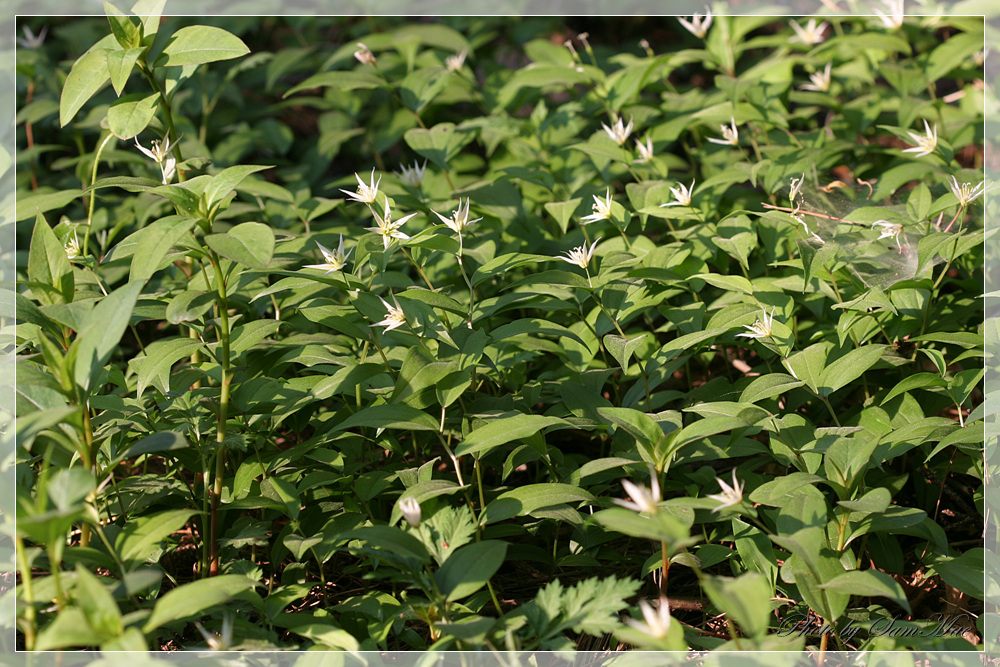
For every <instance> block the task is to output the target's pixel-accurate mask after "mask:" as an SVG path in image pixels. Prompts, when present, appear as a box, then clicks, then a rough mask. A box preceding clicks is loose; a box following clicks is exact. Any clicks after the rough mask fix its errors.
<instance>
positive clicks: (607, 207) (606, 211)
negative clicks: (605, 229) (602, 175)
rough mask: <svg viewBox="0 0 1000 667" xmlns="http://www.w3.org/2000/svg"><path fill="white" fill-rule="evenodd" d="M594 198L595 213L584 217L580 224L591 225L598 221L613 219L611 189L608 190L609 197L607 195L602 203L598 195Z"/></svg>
mask: <svg viewBox="0 0 1000 667" xmlns="http://www.w3.org/2000/svg"><path fill="white" fill-rule="evenodd" d="M593 197H594V206H593V208H592V210H593V211H594V212H593V213H591V214H590V215H588V216H584V217H583V218H582V219H581V220H580V222H581V224H584V225H589V224H590V223H592V222H597V221H598V220H608V219H610V218H611V188H608V192H607V195H605V198H604V200H603V201H602V200H601V198H600V197H598V196H597V195H593Z"/></svg>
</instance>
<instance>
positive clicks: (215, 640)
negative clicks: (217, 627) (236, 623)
mask: <svg viewBox="0 0 1000 667" xmlns="http://www.w3.org/2000/svg"><path fill="white" fill-rule="evenodd" d="M194 626H195V627H196V628H198V632H200V633H201V636H202V638H203V639H204V640H205V643H206V644H208V648H209V649H210V650H212V651H228V650H229V647H230V646H232V644H233V617H232V616H231V615H230V614H229V613H228V612H227V613H226V614H225V615H224V616H223V617H222V629H221V632H220V634H218V635H216V634H213V633H211V632H209V631H207V630H206V629H205V628H203V627H202V626H201V623H198V622H197V621H196V622H195V624H194Z"/></svg>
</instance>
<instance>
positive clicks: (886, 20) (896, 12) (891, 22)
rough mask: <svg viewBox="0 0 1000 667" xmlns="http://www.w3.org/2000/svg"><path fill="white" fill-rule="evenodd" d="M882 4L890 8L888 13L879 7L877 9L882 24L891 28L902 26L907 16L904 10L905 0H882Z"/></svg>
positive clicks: (876, 12)
mask: <svg viewBox="0 0 1000 667" xmlns="http://www.w3.org/2000/svg"><path fill="white" fill-rule="evenodd" d="M882 4H884V5H885V6H886V9H888V10H889V13H888V14H886V13H885V12H882V11H881V10H878V9H876V10H875V14H876V15H877V16H878V18H879V20H880V21H881V22H882V25H883V26H885V27H886V28H889V29H890V30H899V29H900V28H902V27H903V19H904V18H906V14H905V13H904V12H903V0H882Z"/></svg>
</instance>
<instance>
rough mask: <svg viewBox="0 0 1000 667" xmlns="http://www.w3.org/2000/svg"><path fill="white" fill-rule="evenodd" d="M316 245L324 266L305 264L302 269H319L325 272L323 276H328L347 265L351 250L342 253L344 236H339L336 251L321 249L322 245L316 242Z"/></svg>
mask: <svg viewBox="0 0 1000 667" xmlns="http://www.w3.org/2000/svg"><path fill="white" fill-rule="evenodd" d="M316 245H318V246H319V251H320V252H321V253H323V259H325V260H326V264H306V265H305V267H304V268H307V269H321V270H323V271H326V273H324V274H323V275H324V276H327V275H330V274H331V273H333V272H334V271H340V270H341V269H342V268H344V266H345V265H346V264H347V257H348V255H350V254H351V251H353V250H354V248H351V250H348V251H347V253H344V235H343V234H341V235H340V246H338V247H337V249H336V250H328V249H326V248H324V247H323V244H322V243H320V242H319V241H316Z"/></svg>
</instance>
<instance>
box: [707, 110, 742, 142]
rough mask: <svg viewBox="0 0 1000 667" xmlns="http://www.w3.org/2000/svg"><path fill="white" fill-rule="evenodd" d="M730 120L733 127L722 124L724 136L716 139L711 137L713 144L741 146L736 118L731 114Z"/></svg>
mask: <svg viewBox="0 0 1000 667" xmlns="http://www.w3.org/2000/svg"><path fill="white" fill-rule="evenodd" d="M729 122H730V124H731V125H732V127H726V125H725V124H723V125H721V126H720V128H721V131H722V137H723V138H722V139H714V138H711V137H710V138H709V141H710V142H712V143H713V144H722V145H723V146H725V145H730V146H739V145H740V131H739V129H737V127H736V119H735V118H733V117H732V116H730V117H729Z"/></svg>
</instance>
